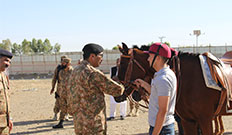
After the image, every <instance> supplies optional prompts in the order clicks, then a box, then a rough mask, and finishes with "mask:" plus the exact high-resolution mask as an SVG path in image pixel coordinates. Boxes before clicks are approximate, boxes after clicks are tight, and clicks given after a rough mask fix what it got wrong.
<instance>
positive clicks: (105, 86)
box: [68, 60, 124, 135]
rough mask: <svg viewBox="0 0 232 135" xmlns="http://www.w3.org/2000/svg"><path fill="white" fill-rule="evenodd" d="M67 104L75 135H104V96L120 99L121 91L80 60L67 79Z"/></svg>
mask: <svg viewBox="0 0 232 135" xmlns="http://www.w3.org/2000/svg"><path fill="white" fill-rule="evenodd" d="M68 87H69V89H70V92H71V93H70V94H71V96H70V99H69V100H70V102H71V108H72V114H73V117H74V127H75V133H76V134H78V135H79V134H83V135H85V134H88V135H93V134H94V135H98V134H106V105H105V100H104V97H105V96H104V93H105V94H109V95H112V96H120V95H121V94H122V93H123V90H124V87H123V86H122V85H120V84H118V83H116V82H115V81H113V80H112V79H110V78H109V77H107V76H106V75H104V74H103V73H102V72H101V71H100V70H98V69H96V68H94V67H93V66H91V65H90V64H89V63H88V61H86V60H84V61H83V62H82V63H81V64H80V65H79V66H77V67H76V68H75V69H74V70H73V72H72V74H71V77H70V81H69V86H68Z"/></svg>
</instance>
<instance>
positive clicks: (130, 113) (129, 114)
mask: <svg viewBox="0 0 232 135" xmlns="http://www.w3.org/2000/svg"><path fill="white" fill-rule="evenodd" d="M129 103H130V104H129V105H130V112H129V113H128V115H127V116H132V111H133V109H134V104H133V103H132V102H131V101H130V100H129Z"/></svg>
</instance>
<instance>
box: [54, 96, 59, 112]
mask: <svg viewBox="0 0 232 135" xmlns="http://www.w3.org/2000/svg"><path fill="white" fill-rule="evenodd" d="M53 112H54V113H55V114H57V113H59V112H60V107H59V103H58V101H57V98H56V102H55V106H54V108H53Z"/></svg>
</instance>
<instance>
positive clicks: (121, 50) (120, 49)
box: [117, 45, 123, 54]
mask: <svg viewBox="0 0 232 135" xmlns="http://www.w3.org/2000/svg"><path fill="white" fill-rule="evenodd" d="M117 46H118V49H119V51H120V52H121V53H122V54H123V48H122V47H121V46H120V45H117Z"/></svg>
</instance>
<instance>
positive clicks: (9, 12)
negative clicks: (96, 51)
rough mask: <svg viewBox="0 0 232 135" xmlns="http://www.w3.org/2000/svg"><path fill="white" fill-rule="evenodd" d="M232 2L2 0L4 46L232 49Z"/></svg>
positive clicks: (0, 14)
mask: <svg viewBox="0 0 232 135" xmlns="http://www.w3.org/2000/svg"><path fill="white" fill-rule="evenodd" d="M231 6H232V0H220V1H219V0H191V1H190V0H0V7H1V12H0V42H1V40H4V39H7V38H9V39H10V40H11V42H12V43H15V42H16V43H18V44H20V43H21V42H22V41H23V39H27V40H30V41H31V40H32V38H36V39H42V40H44V39H45V38H48V39H49V40H50V41H51V43H52V45H54V44H55V43H59V44H61V45H62V46H61V51H63V52H67V51H81V49H82V47H83V45H85V44H86V43H89V42H94V43H98V44H100V45H102V46H103V47H104V48H105V49H112V48H113V47H114V46H116V45H117V44H120V43H121V42H125V43H126V44H128V45H129V46H131V45H134V44H137V45H142V44H147V43H150V42H158V41H160V39H159V38H158V37H161V36H165V37H166V38H164V39H163V41H164V42H165V41H167V42H170V44H171V46H172V47H177V46H184V45H185V46H186V45H193V44H196V37H195V36H190V35H189V34H190V33H193V30H196V29H199V30H201V32H202V33H205V34H204V35H200V36H199V41H198V42H199V45H208V44H211V45H225V44H227V45H232V8H231Z"/></svg>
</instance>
